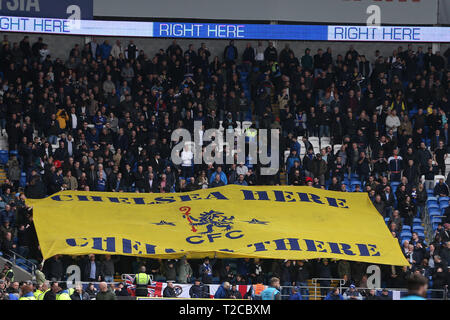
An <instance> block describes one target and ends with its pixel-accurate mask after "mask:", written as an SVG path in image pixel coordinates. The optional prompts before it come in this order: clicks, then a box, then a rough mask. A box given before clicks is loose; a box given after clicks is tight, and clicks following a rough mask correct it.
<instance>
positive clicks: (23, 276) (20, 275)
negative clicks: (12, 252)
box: [0, 257, 33, 281]
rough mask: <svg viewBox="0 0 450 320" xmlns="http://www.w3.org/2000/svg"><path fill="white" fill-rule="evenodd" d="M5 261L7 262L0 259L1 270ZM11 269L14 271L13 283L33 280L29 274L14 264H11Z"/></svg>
mask: <svg viewBox="0 0 450 320" xmlns="http://www.w3.org/2000/svg"><path fill="white" fill-rule="evenodd" d="M7 261H8V260H6V259H5V258H3V257H0V269H1V270H3V267H4V265H5V263H6V262H7ZM12 269H13V271H14V281H31V280H32V279H33V275H32V274H31V273H29V272H27V271H25V270H24V269H22V268H20V267H19V266H17V265H15V264H13V266H12Z"/></svg>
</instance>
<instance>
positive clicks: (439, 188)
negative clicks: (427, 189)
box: [433, 178, 449, 197]
mask: <svg viewBox="0 0 450 320" xmlns="http://www.w3.org/2000/svg"><path fill="white" fill-rule="evenodd" d="M433 193H434V195H435V196H439V197H448V195H449V189H448V186H447V184H446V183H445V182H444V179H442V178H441V179H439V182H438V183H437V184H436V186H435V187H434V192H433Z"/></svg>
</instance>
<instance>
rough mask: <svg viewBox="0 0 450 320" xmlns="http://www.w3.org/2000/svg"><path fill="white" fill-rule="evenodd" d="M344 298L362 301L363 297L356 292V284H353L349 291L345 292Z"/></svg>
mask: <svg viewBox="0 0 450 320" xmlns="http://www.w3.org/2000/svg"><path fill="white" fill-rule="evenodd" d="M343 297H344V299H345V300H362V295H361V293H359V292H358V290H356V287H355V285H354V284H351V285H350V287H349V288H348V290H347V291H345V292H344V294H343Z"/></svg>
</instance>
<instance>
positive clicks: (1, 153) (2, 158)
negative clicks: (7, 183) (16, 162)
mask: <svg viewBox="0 0 450 320" xmlns="http://www.w3.org/2000/svg"><path fill="white" fill-rule="evenodd" d="M8 160H9V155H8V150H0V164H2V165H5V164H6V163H7V162H8Z"/></svg>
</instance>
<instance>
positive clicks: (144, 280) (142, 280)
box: [133, 266, 152, 297]
mask: <svg viewBox="0 0 450 320" xmlns="http://www.w3.org/2000/svg"><path fill="white" fill-rule="evenodd" d="M151 283H152V280H151V278H150V276H149V275H148V274H147V273H146V269H145V266H141V267H140V268H139V273H138V274H136V277H135V278H134V281H133V284H135V285H136V297H147V296H148V287H147V286H148V285H149V284H151Z"/></svg>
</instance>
